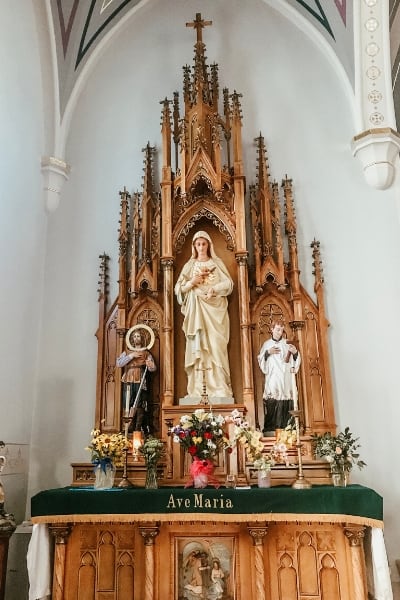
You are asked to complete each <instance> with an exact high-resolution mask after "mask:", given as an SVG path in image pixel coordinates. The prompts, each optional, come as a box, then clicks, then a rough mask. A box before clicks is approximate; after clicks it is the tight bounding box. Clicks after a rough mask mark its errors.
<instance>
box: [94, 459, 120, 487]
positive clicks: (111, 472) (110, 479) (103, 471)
mask: <svg viewBox="0 0 400 600" xmlns="http://www.w3.org/2000/svg"><path fill="white" fill-rule="evenodd" d="M115 473H116V468H115V465H114V463H113V462H112V461H111V460H100V461H98V462H97V463H95V465H94V476H95V481H94V486H93V487H94V489H95V490H107V489H109V488H112V487H113V485H114V479H115Z"/></svg>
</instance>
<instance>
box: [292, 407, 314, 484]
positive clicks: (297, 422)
mask: <svg viewBox="0 0 400 600" xmlns="http://www.w3.org/2000/svg"><path fill="white" fill-rule="evenodd" d="M290 414H291V415H292V417H294V422H295V425H296V447H297V462H298V469H297V478H296V479H295V481H294V482H293V483H292V488H294V489H296V490H307V489H309V488H310V487H312V485H311V483H310V482H309V481H308V480H307V479H306V478H305V477H304V475H303V458H302V456H301V448H302V445H303V444H302V443H301V441H300V414H301V411H300V410H291V411H290Z"/></svg>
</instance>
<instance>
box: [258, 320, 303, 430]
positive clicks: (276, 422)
mask: <svg viewBox="0 0 400 600" xmlns="http://www.w3.org/2000/svg"><path fill="white" fill-rule="evenodd" d="M283 332H284V326H283V324H282V323H280V322H275V323H273V324H272V337H271V338H270V339H269V340H267V341H266V342H264V344H263V345H262V347H261V350H260V353H259V355H258V357H257V358H258V364H259V365H260V369H261V371H262V372H263V373H264V375H265V384H264V394H263V399H264V409H265V421H264V427H263V431H264V434H265V433H267V432H270V431H275V429H283V428H285V427H286V425H287V424H288V420H289V418H290V411H291V410H293V409H294V408H297V407H295V406H294V400H295V399H296V401H297V388H296V382H295V377H294V375H295V374H296V373H297V371H298V370H299V367H300V362H301V357H300V353H299V352H298V350H297V348H296V347H295V346H294V345H293V344H290V343H288V342H287V340H286V338H284V337H283Z"/></svg>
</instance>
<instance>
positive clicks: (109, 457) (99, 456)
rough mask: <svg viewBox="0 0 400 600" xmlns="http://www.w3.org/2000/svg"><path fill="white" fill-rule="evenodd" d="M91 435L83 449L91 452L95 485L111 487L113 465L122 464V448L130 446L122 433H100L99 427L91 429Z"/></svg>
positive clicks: (113, 472) (113, 474)
mask: <svg viewBox="0 0 400 600" xmlns="http://www.w3.org/2000/svg"><path fill="white" fill-rule="evenodd" d="M91 436H92V440H91V442H90V444H89V445H88V446H87V447H86V448H85V450H89V451H90V452H91V453H92V463H93V465H94V468H95V475H96V482H95V487H96V488H98V489H101V488H102V489H104V488H109V487H112V486H113V483H114V477H115V470H116V469H115V467H120V466H122V465H123V464H124V450H125V448H129V447H130V442H129V440H128V438H126V437H125V436H124V435H123V434H122V433H101V431H100V429H93V430H92V431H91Z"/></svg>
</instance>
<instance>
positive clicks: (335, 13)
mask: <svg viewBox="0 0 400 600" xmlns="http://www.w3.org/2000/svg"><path fill="white" fill-rule="evenodd" d="M152 1H153V0H84V1H80V0H50V6H51V19H52V22H53V28H54V36H55V44H56V52H57V67H58V68H57V71H58V85H59V102H60V113H61V117H62V115H63V113H64V111H65V107H66V105H67V103H68V100H69V98H70V95H71V93H72V91H73V89H74V85H75V83H76V80H77V78H78V77H79V74H80V72H81V71H82V69H83V67H84V65H85V64H86V63H87V61H88V59H89V58H90V56H91V55H92V54H93V53H94V52H95V51H96V48H98V46H99V44H100V42H101V41H102V40H103V39H104V37H105V36H112V34H113V31H116V30H117V28H118V25H120V24H121V21H122V20H123V19H126V18H128V17H129V14H130V13H132V12H134V11H135V10H138V9H140V7H141V6H143V5H144V4H151V3H152ZM263 1H264V2H265V3H266V4H269V5H270V6H271V7H272V8H273V9H278V10H279V9H283V10H290V11H291V13H292V20H293V21H294V22H297V21H298V22H300V23H304V22H305V21H304V19H305V20H306V22H307V23H308V24H309V25H310V26H311V28H313V29H315V30H316V31H317V32H319V34H320V35H322V36H323V37H324V38H325V40H326V41H327V42H328V43H329V45H330V46H331V47H332V49H333V51H334V52H335V54H336V55H337V57H338V59H339V61H340V63H341V64H342V65H343V67H344V70H345V71H346V73H347V76H348V77H349V80H350V82H351V84H352V85H353V81H354V57H353V14H352V2H350V1H349V0H334V1H332V0H329V1H327V0H321V1H319V0H273V1H271V0H263ZM393 2H395V0H393ZM397 3H398V2H396V4H397ZM204 8H205V7H203V5H202V3H201V2H200V1H199V10H202V11H203V12H204ZM233 10H234V8H233ZM296 15H297V17H298V18H297V19H296ZM186 17H187V18H188V19H189V18H192V17H193V15H192V14H187V15H186V14H185V11H184V10H182V11H180V13H179V18H180V19H182V22H183V21H185V19H186ZM204 17H205V18H206V17H207V15H206V14H204ZM161 26H162V23H160V27H161Z"/></svg>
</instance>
